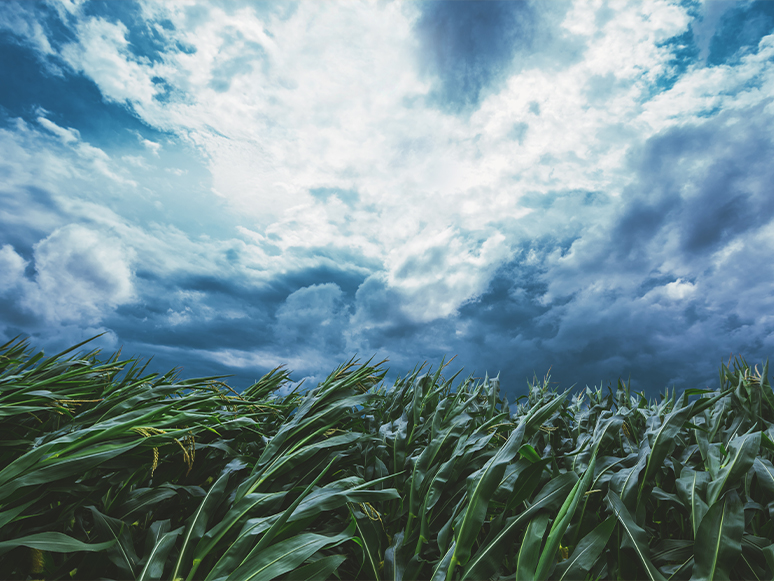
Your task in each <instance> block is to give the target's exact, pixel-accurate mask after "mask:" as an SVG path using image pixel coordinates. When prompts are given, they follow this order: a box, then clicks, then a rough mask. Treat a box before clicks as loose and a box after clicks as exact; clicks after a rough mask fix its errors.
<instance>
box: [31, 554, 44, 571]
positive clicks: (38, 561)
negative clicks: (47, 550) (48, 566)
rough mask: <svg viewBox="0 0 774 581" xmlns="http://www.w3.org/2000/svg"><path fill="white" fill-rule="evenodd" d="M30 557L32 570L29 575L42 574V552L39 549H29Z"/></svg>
mask: <svg viewBox="0 0 774 581" xmlns="http://www.w3.org/2000/svg"><path fill="white" fill-rule="evenodd" d="M30 556H31V557H32V568H31V570H30V573H32V574H36V573H42V572H43V565H44V562H43V551H41V550H40V549H30Z"/></svg>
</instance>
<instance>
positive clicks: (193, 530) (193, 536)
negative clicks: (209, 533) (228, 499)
mask: <svg viewBox="0 0 774 581" xmlns="http://www.w3.org/2000/svg"><path fill="white" fill-rule="evenodd" d="M230 474H231V473H230V472H224V473H223V474H221V476H220V477H219V478H218V479H217V480H216V481H215V483H214V484H213V485H212V486H211V487H210V489H209V490H208V491H207V494H206V496H205V497H204V498H203V499H202V501H201V503H200V504H199V507H198V508H197V509H196V512H194V514H193V515H192V516H191V517H190V519H189V524H188V528H187V529H186V531H185V534H184V535H183V546H182V547H181V548H180V555H179V556H178V558H177V564H176V565H175V570H174V573H172V579H177V578H178V577H181V576H182V575H181V573H182V571H181V567H182V566H183V561H184V560H185V558H186V556H187V554H188V553H190V551H191V550H192V549H193V546H194V543H195V542H197V541H198V540H199V539H200V538H201V537H202V535H203V534H204V533H205V531H206V530H207V522H208V521H209V519H210V516H212V513H213V512H215V509H217V508H218V505H219V504H220V502H221V500H222V496H223V493H224V492H225V490H226V485H227V484H228V479H229V476H230Z"/></svg>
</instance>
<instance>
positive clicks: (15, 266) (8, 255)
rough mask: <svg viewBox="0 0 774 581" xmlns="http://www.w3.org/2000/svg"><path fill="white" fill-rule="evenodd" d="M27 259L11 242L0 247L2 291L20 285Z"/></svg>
mask: <svg viewBox="0 0 774 581" xmlns="http://www.w3.org/2000/svg"><path fill="white" fill-rule="evenodd" d="M26 267H27V261H26V260H24V258H22V257H21V256H19V255H18V254H17V253H16V251H15V250H14V249H13V246H11V245H10V244H4V245H3V246H2V247H0V273H2V274H0V293H4V292H6V291H9V290H11V289H13V288H15V287H16V286H18V285H19V284H20V283H21V281H22V279H23V278H24V269H25V268H26Z"/></svg>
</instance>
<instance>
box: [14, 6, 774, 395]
mask: <svg viewBox="0 0 774 581" xmlns="http://www.w3.org/2000/svg"><path fill="white" fill-rule="evenodd" d="M0 68H1V69H2V71H0V78H2V82H1V83H0V342H5V341H8V340H10V339H12V338H14V337H16V336H17V335H21V336H23V337H29V338H30V340H31V343H32V345H33V346H34V347H36V348H41V349H43V350H45V352H46V353H48V354H53V353H55V352H57V351H59V350H61V349H64V348H67V347H69V346H71V345H73V344H75V343H77V342H80V341H83V340H85V339H88V338H90V337H92V336H94V335H97V334H100V333H103V335H102V336H101V337H100V338H99V339H97V340H95V341H94V342H93V343H92V345H93V346H95V347H100V348H102V349H103V353H105V354H110V353H112V352H114V351H116V350H118V349H119V348H121V349H122V354H123V355H124V356H127V357H128V356H134V357H141V358H143V359H145V360H147V359H148V358H150V357H153V360H152V364H151V366H150V367H149V369H153V370H157V371H160V372H166V371H168V370H169V369H171V368H173V367H181V368H182V369H181V377H185V378H192V377H202V376H209V375H223V374H231V375H233V377H231V378H230V379H228V383H229V384H230V385H232V386H233V387H234V388H235V389H237V391H239V390H241V389H244V388H246V387H247V386H249V385H250V384H251V383H252V382H253V381H255V380H256V379H257V378H259V377H261V376H262V375H263V374H264V373H266V372H267V371H269V370H270V369H272V368H274V367H276V366H278V365H285V366H286V367H287V369H290V370H292V375H291V377H292V378H293V379H294V380H295V381H301V380H305V382H306V385H307V386H313V385H316V383H317V382H319V381H321V380H322V379H324V378H325V377H326V376H327V375H328V374H329V373H330V372H331V371H332V370H333V369H334V368H336V367H337V366H338V365H340V364H341V363H344V362H346V361H348V360H349V359H351V358H352V357H357V358H358V359H359V360H360V361H361V362H365V361H366V360H368V359H370V358H371V357H374V361H381V360H382V359H388V360H389V363H387V364H385V366H386V367H388V368H389V374H388V379H390V378H395V377H397V376H404V375H406V374H407V373H409V372H411V370H412V369H413V368H414V367H415V366H417V365H418V364H422V363H423V362H427V364H428V365H432V366H433V367H434V368H437V367H438V365H439V364H440V362H441V360H442V358H444V357H445V358H446V360H447V361H448V359H449V358H451V357H452V356H456V358H455V359H454V361H453V362H452V363H451V365H450V366H449V367H448V368H447V370H448V371H449V375H451V373H453V372H456V371H457V370H459V369H461V368H463V369H464V370H463V373H462V376H463V377H465V376H468V375H474V376H475V377H483V376H484V374H485V373H488V374H489V375H490V376H493V375H497V374H498V373H499V374H500V380H501V389H502V391H503V393H504V394H507V395H508V397H509V399H510V401H511V402H513V401H514V399H515V398H516V397H517V396H518V395H521V394H524V393H526V391H527V380H528V379H531V378H532V377H533V375H536V376H538V377H539V378H542V377H544V376H545V375H546V373H547V372H549V369H550V375H551V381H552V382H556V383H553V384H552V386H553V387H554V388H555V389H560V390H564V389H567V388H569V387H571V386H573V385H575V386H576V389H577V388H585V386H589V387H593V386H602V387H605V388H606V386H607V385H608V384H611V383H612V385H613V386H615V385H616V382H617V380H618V378H619V377H620V378H622V379H623V380H624V381H627V380H630V381H631V388H632V390H634V391H643V392H644V393H645V394H646V396H648V397H650V398H655V397H657V395H658V394H659V393H663V392H664V389H665V388H672V387H674V388H676V389H677V393H680V391H681V390H683V389H688V388H710V389H716V388H718V387H719V385H718V370H719V367H720V365H721V363H722V362H724V361H725V362H727V361H728V359H729V357H730V356H731V355H732V354H733V355H741V356H743V357H745V359H746V360H747V361H748V362H749V363H750V364H756V363H757V364H759V365H760V364H761V363H763V362H764V361H765V360H766V359H767V358H768V357H770V356H772V355H774V292H773V291H774V164H773V163H772V162H771V160H772V159H774V132H773V131H772V129H774V2H765V1H764V2H724V1H706V2H701V1H681V2H669V1H665V0H653V1H634V2H624V1H620V2H619V1H616V2H605V1H601V0H600V1H589V2H568V1H560V0H550V1H545V0H544V1H535V2H531V1H525V2H495V1H490V2H417V1H414V2H400V1H384V0H380V1H378V2H359V1H354V0H351V1H349V0H348V1H339V2H335V1H331V2H315V1H310V0H302V1H299V2H285V1H283V2H273V3H272V2H240V1H209V0H207V1H198V0H164V1H163V2H161V1H157V2H156V1H154V2H151V1H145V0H141V1H137V2H135V1H128V0H127V1H121V2H118V1H96V0H94V1H90V0H87V1H81V0H61V1H58V2H54V1H51V2H34V1H18V2H14V1H5V2H2V3H0Z"/></svg>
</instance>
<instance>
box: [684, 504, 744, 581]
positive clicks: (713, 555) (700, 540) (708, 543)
mask: <svg viewBox="0 0 774 581" xmlns="http://www.w3.org/2000/svg"><path fill="white" fill-rule="evenodd" d="M743 533H744V507H743V506H742V501H741V500H740V499H739V495H738V494H737V492H736V490H729V491H728V492H727V493H726V494H725V495H724V496H723V498H722V499H720V500H718V501H717V502H715V503H714V504H713V505H712V506H710V508H709V510H708V511H707V514H706V515H705V517H704V519H703V520H702V521H701V525H700V526H699V531H698V533H696V542H695V544H694V560H695V564H694V567H693V576H692V577H691V579H692V580H700V579H712V580H713V581H715V580H718V581H722V580H725V581H728V580H729V579H730V575H731V572H732V571H733V568H734V565H735V564H736V561H737V559H738V558H739V556H740V555H741V554H742V535H743Z"/></svg>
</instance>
